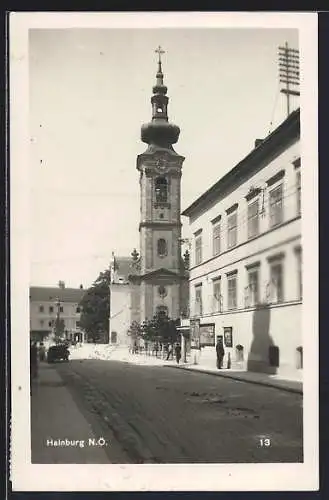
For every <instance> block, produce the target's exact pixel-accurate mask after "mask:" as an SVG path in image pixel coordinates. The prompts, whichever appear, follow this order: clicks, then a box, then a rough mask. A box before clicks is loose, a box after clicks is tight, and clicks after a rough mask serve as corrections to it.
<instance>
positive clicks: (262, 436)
mask: <svg viewBox="0 0 329 500" xmlns="http://www.w3.org/2000/svg"><path fill="white" fill-rule="evenodd" d="M56 370H57V371H58V373H59V374H60V375H61V377H62V379H63V380H64V383H65V385H66V387H67V388H68V389H69V390H70V392H71V394H72V396H73V399H74V401H75V402H76V404H77V406H78V408H79V409H80V411H81V412H82V413H83V415H84V417H85V418H86V420H87V421H88V422H89V423H90V425H91V427H92V429H93V432H94V434H95V435H96V436H102V437H104V439H105V440H108V446H107V447H106V453H107V456H108V458H109V462H111V463H118V462H120V461H122V456H123V455H121V457H120V458H118V457H116V456H115V455H116V454H115V453H114V449H115V448H116V447H117V444H118V443H119V444H120V447H121V448H122V450H123V454H124V456H125V457H126V463H191V462H198V463H201V462H207V463H210V462H217V463H236V462H239V463H241V462H300V461H302V460H303V458H302V396H301V395H298V394H294V393H289V392H286V391H283V390H280V389H275V388H268V387H262V386H259V385H255V384H251V383H246V382H240V381H236V380H230V379H226V378H222V377H215V376H213V375H208V374H202V373H193V372H189V371H185V370H177V369H173V368H169V367H151V366H150V367H148V366H137V365H132V364H128V363H122V362H116V361H101V360H83V361H81V360H80V361H79V360H73V361H70V362H69V363H64V364H59V365H57V366H56ZM49 390H50V391H51V389H49ZM50 397H51V394H50ZM54 418H56V417H55V416H54ZM81 438H82V439H83V438H84V436H81ZM265 440H269V441H265ZM114 441H115V442H116V446H115V442H114ZM111 442H113V446H111ZM262 444H263V446H262ZM104 449H105V448H104Z"/></svg>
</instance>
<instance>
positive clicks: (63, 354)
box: [47, 344, 70, 363]
mask: <svg viewBox="0 0 329 500" xmlns="http://www.w3.org/2000/svg"><path fill="white" fill-rule="evenodd" d="M69 356H70V351H69V350H68V348H67V346H66V345H63V344H60V345H53V346H51V347H49V350H48V355H47V361H48V363H55V362H56V361H68V360H69Z"/></svg>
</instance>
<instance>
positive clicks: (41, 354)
mask: <svg viewBox="0 0 329 500" xmlns="http://www.w3.org/2000/svg"><path fill="white" fill-rule="evenodd" d="M45 359H46V348H45V346H44V343H43V342H40V347H39V360H40V361H45Z"/></svg>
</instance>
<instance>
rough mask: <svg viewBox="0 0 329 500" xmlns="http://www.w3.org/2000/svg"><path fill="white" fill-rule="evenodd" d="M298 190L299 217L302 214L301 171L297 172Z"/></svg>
mask: <svg viewBox="0 0 329 500" xmlns="http://www.w3.org/2000/svg"><path fill="white" fill-rule="evenodd" d="M296 190H297V200H296V201H297V215H301V213H302V185H301V174H300V171H298V172H296Z"/></svg>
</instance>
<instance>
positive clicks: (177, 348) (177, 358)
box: [175, 342, 182, 364]
mask: <svg viewBox="0 0 329 500" xmlns="http://www.w3.org/2000/svg"><path fill="white" fill-rule="evenodd" d="M175 355H176V362H177V364H179V362H180V358H181V356H182V349H181V346H180V344H179V343H178V342H177V344H176V347H175Z"/></svg>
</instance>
